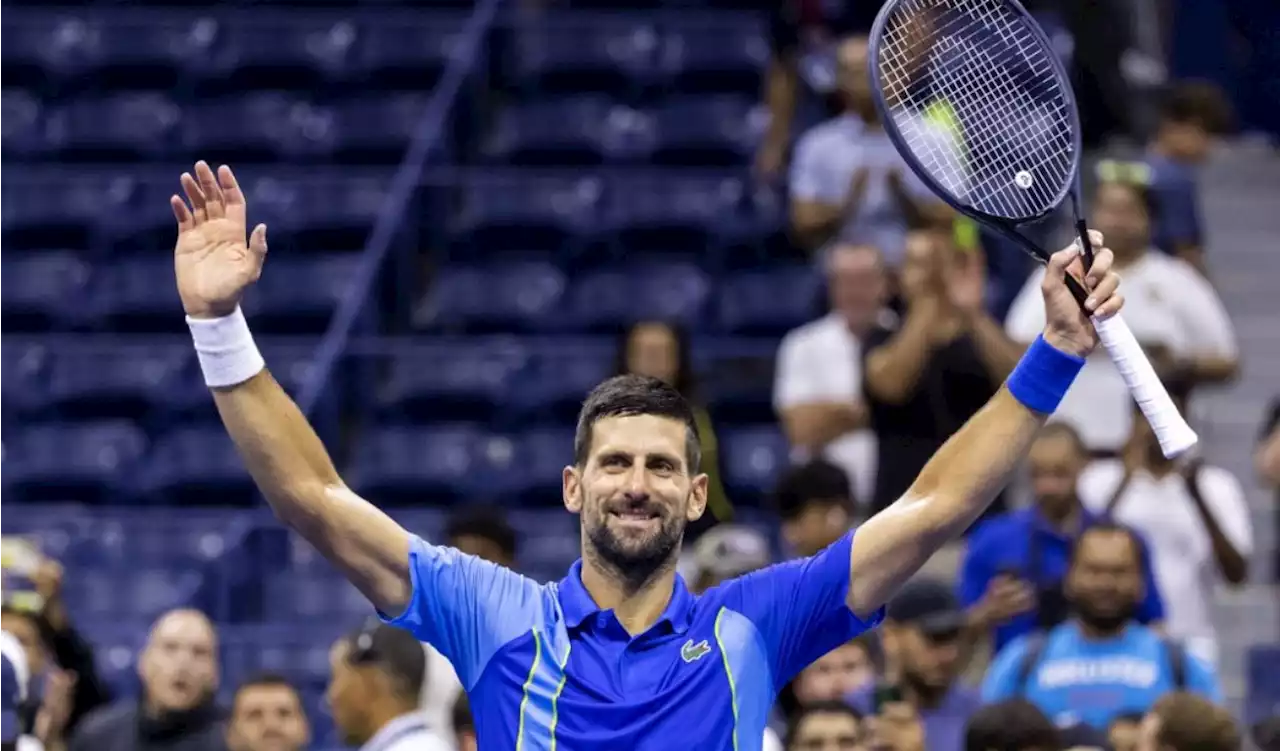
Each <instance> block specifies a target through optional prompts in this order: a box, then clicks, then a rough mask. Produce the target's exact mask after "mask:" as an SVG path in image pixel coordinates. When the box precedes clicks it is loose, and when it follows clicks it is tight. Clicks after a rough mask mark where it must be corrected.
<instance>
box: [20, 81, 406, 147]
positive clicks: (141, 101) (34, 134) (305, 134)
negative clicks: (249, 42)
mask: <svg viewBox="0 0 1280 751" xmlns="http://www.w3.org/2000/svg"><path fill="white" fill-rule="evenodd" d="M427 99H428V94H426V93H421V92H420V93H407V94H395V93H389V94H386V95H380V96H378V97H360V98H355V99H352V100H348V101H343V102H338V103H333V104H326V103H320V102H316V101H311V100H309V99H307V98H305V96H294V95H291V94H288V93H283V92H271V93H263V94H256V95H249V96H245V97H234V98H223V99H220V100H213V101H209V100H201V101H199V102H194V101H188V102H180V101H178V100H175V99H174V98H172V97H171V96H169V95H168V93H167V92H154V91H152V92H129V93H121V94H116V95H105V96H104V95H98V96H89V97H82V98H78V99H71V100H68V101H65V102H59V103H49V102H44V101H41V100H40V99H39V98H38V97H36V96H33V95H32V94H31V93H28V92H24V91H19V90H6V91H5V92H4V121H5V124H4V150H5V156H6V157H9V156H10V155H12V156H15V157H17V158H22V159H33V158H36V159H55V158H56V159H59V160H63V161H66V160H68V159H78V160H81V161H111V160H122V161H130V160H135V159H140V158H152V159H161V158H175V159H176V158H177V157H180V156H186V155H189V154H195V155H198V156H199V157H201V158H205V159H210V160H222V159H224V158H225V159H231V160H234V161H235V162H236V163H237V164H245V163H251V162H255V161H271V160H278V159H290V160H305V161H307V162H314V161H315V160H318V159H319V160H323V159H331V158H332V159H340V160H342V161H346V162H360V163H374V164H376V163H387V162H390V163H399V161H400V160H401V159H402V158H403V156H404V154H403V151H404V149H405V147H406V146H407V145H408V143H409V142H410V141H411V140H412V139H413V137H414V135H415V133H416V132H417V131H418V129H419V127H420V125H421V121H422V118H423V113H424V112H425V111H426V106H427Z"/></svg>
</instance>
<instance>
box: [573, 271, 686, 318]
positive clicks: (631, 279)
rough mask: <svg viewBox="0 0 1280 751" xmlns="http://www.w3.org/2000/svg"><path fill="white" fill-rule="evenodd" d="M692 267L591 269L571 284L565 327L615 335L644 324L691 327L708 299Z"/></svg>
mask: <svg viewBox="0 0 1280 751" xmlns="http://www.w3.org/2000/svg"><path fill="white" fill-rule="evenodd" d="M710 286H711V282H710V280H709V279H708V278H707V277H706V275H704V274H703V273H702V272H701V271H700V270H698V268H697V267H695V266H690V265H686V264H668V265H663V266H651V267H643V266H640V267H626V268H619V269H609V270H603V271H594V272H589V273H586V274H583V275H582V276H580V277H579V278H577V279H575V280H574V284H573V287H572V289H571V291H570V294H569V305H568V320H567V321H566V323H568V324H569V325H572V326H574V327H575V328H577V329H579V330H583V331H597V332H609V331H617V330H619V329H621V328H623V327H625V326H627V325H629V324H631V323H635V322H637V321H646V320H660V321H673V322H676V323H679V324H682V325H684V326H687V327H692V326H693V325H695V324H696V323H697V321H698V320H699V318H700V316H701V314H702V311H703V308H704V307H705V305H706V302H707V298H708V297H709V295H710Z"/></svg>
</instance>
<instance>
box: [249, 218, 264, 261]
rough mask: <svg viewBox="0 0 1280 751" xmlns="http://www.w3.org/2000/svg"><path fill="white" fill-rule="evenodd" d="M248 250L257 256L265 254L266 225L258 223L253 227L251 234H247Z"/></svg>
mask: <svg viewBox="0 0 1280 751" xmlns="http://www.w3.org/2000/svg"><path fill="white" fill-rule="evenodd" d="M249 250H251V251H253V254H254V255H256V256H258V257H259V258H261V257H262V256H265V255H266V254H267V225H265V224H259V225H258V226H257V227H254V228H253V234H251V235H249Z"/></svg>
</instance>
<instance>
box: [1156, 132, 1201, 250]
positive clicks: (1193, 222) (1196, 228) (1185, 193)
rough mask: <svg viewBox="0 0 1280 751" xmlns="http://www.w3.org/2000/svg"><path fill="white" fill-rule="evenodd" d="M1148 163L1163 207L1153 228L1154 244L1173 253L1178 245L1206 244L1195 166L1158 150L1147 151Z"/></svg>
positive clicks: (1157, 196) (1159, 202)
mask: <svg viewBox="0 0 1280 751" xmlns="http://www.w3.org/2000/svg"><path fill="white" fill-rule="evenodd" d="M1146 162H1147V166H1148V167H1150V168H1151V192H1152V193H1153V194H1154V195H1155V199H1156V202H1157V203H1158V204H1159V207H1160V208H1159V213H1158V214H1157V215H1156V217H1155V222H1154V225H1153V226H1152V228H1151V242H1152V244H1153V245H1155V246H1156V247H1157V248H1159V249H1160V250H1163V251H1164V252H1165V253H1170V254H1173V253H1176V252H1177V250H1178V246H1179V245H1203V244H1204V238H1203V236H1202V234H1201V231H1200V200H1199V198H1198V196H1197V195H1196V173H1195V169H1194V168H1193V167H1191V166H1189V165H1186V164H1182V163H1181V162H1175V161H1173V160H1172V159H1169V158H1168V157H1164V156H1161V155H1159V154H1155V153H1150V154H1147V158H1146Z"/></svg>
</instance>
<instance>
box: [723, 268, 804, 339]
mask: <svg viewBox="0 0 1280 751" xmlns="http://www.w3.org/2000/svg"><path fill="white" fill-rule="evenodd" d="M821 293H822V279H821V277H820V275H819V274H818V273H817V272H816V271H814V269H813V267H812V266H809V265H804V266H800V265H797V266H775V267H773V268H769V269H763V270H760V271H746V272H741V273H738V274H736V275H733V276H730V277H728V278H726V279H725V280H724V281H723V282H722V283H721V285H720V299H719V303H720V305H719V319H720V327H721V329H722V330H723V331H725V332H726V333H730V334H765V335H776V336H782V335H783V334H785V333H787V332H788V331H790V330H791V329H793V328H795V327H797V326H800V325H802V324H805V323H807V322H809V321H811V320H813V318H814V316H815V313H816V310H817V305H818V300H819V296H820V295H821Z"/></svg>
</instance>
